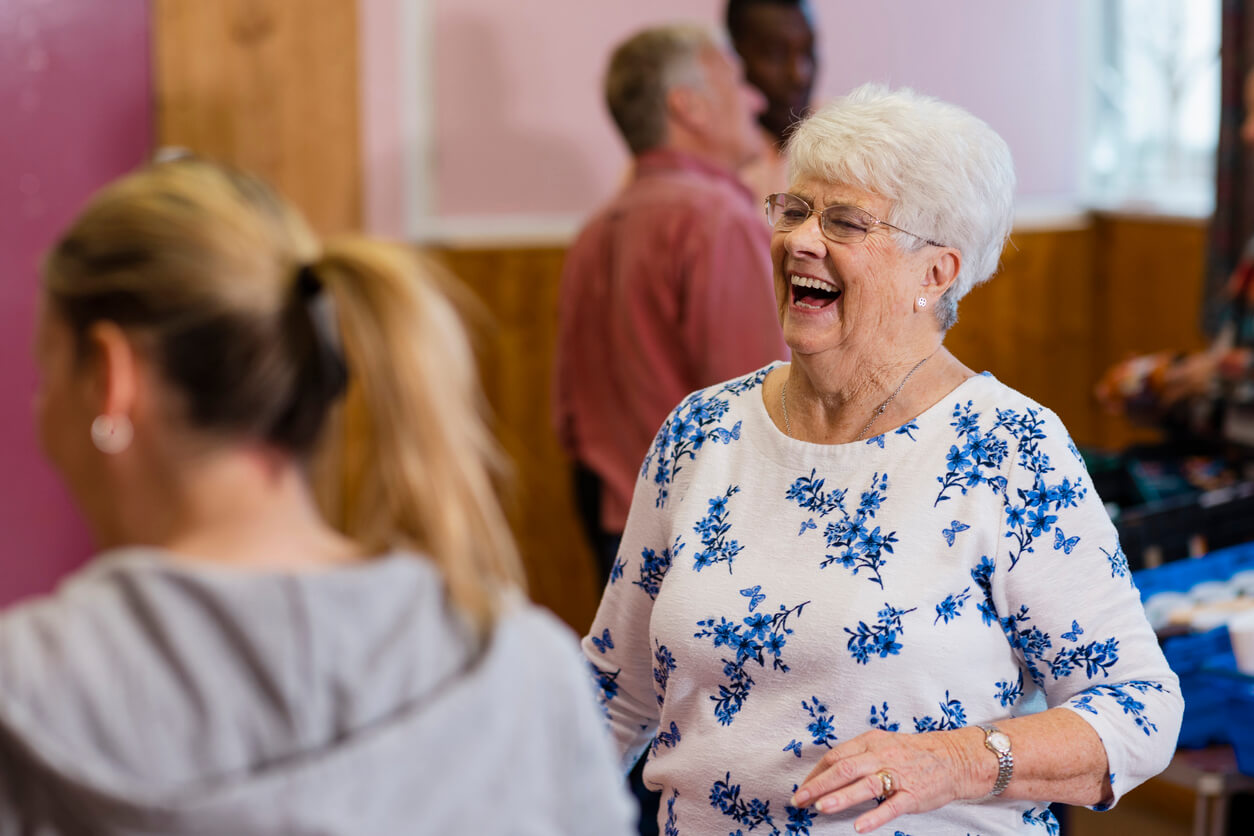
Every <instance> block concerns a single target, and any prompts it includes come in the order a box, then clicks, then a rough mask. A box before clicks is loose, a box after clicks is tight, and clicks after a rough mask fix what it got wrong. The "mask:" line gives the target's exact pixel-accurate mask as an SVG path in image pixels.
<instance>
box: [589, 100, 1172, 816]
mask: <svg viewBox="0 0 1254 836" xmlns="http://www.w3.org/2000/svg"><path fill="white" fill-rule="evenodd" d="M789 155H790V159H791V166H792V168H791V172H792V177H791V187H790V190H789V192H788V193H787V194H776V195H771V196H770V197H769V198H767V201H766V210H767V215H768V217H769V220H770V222H771V224H772V225H773V227H774V235H773V238H772V244H771V247H772V259H773V263H774V269H775V284H776V296H777V301H778V308H779V318H780V323H781V325H782V327H783V332H784V337H785V339H786V341H787V342H788V344H789V346H790V347H791V348H792V363H791V364H790V365H784V364H775V365H772V366H768V367H767V368H765V369H762V370H760V371H758V372H756V373H754V374H752V375H749V376H748V377H746V378H743V379H740V380H733V381H730V382H728V383H725V384H722V385H718V386H714V387H711V388H709V389H706V390H703V391H700V392H696V393H694V394H692V395H690V396H689V397H688V398H687V399H685V400H684V401H683V403H681V404H680V405H679V406H678V407H677V408H676V409H675V410H674V411H673V412H672V414H671V415H670V417H669V418H668V419H667V421H666V423H665V424H664V425H663V426H662V428H661V430H660V431H659V433H658V435H657V439H656V441H655V443H654V445H653V448H652V450H651V451H650V453H649V454H648V456H647V457H646V459H645V462H644V465H643V468H642V470H641V474H640V479H639V481H638V483H637V486H636V492H635V496H634V500H633V505H632V510H631V516H630V518H629V520H628V523H627V529H626V532H625V534H624V538H623V546H622V550H621V551H620V553H619V557H618V561H617V562H616V564H615V567H614V572H613V575H612V578H611V581H610V583H609V585H608V586H607V587H606V591H605V596H604V599H603V600H602V603H601V607H600V610H599V612H598V614H597V619H596V622H595V624H594V626H593V629H592V633H591V635H590V636H589V637H588V638H586V639H585V640H584V650H585V653H586V654H587V656H588V658H589V660H590V662H591V663H592V666H593V668H594V671H595V674H596V677H597V679H598V681H599V683H600V687H601V692H602V695H603V700H604V704H605V707H606V709H607V712H608V714H609V716H610V720H611V724H612V727H613V730H614V733H615V735H616V737H617V741H618V745H619V748H620V751H621V753H622V754H623V758H624V763H626V764H629V763H631V761H632V759H633V757H634V756H635V755H636V754H638V753H639V752H640V750H641V749H643V748H645V747H648V748H649V749H650V761H649V765H648V767H647V768H646V770H645V780H646V783H649V784H651V785H652V786H654V787H656V788H658V789H660V790H662V793H663V795H662V802H663V803H662V808H661V812H660V814H659V817H660V819H661V821H660V823H661V825H662V826H663V828H664V832H666V833H668V834H689V833H691V834H695V833H703V834H704V833H736V832H738V831H739V832H748V831H749V830H753V831H755V832H759V833H788V834H829V833H849V832H854V831H856V832H860V833H861V832H866V831H869V830H872V829H874V828H878V827H881V826H883V825H885V824H887V823H888V822H890V821H893V820H895V819H898V818H899V817H902V818H900V820H899V821H897V822H895V824H894V829H895V830H896V831H897V832H900V833H921V832H927V833H939V832H945V833H949V832H954V833H966V832H971V833H976V832H982V833H1011V832H1028V833H1030V832H1040V833H1042V834H1044V833H1047V832H1054V831H1055V830H1056V828H1057V825H1056V823H1055V821H1054V818H1053V816H1052V814H1051V813H1050V812H1049V808H1048V806H1047V805H1048V804H1049V803H1051V802H1065V803H1068V804H1079V805H1089V806H1093V807H1096V808H1101V809H1104V808H1106V807H1109V806H1111V805H1112V804H1114V803H1115V802H1116V801H1117V800H1118V799H1119V797H1120V796H1122V795H1123V794H1124V793H1126V792H1127V791H1128V790H1130V789H1131V788H1132V787H1134V786H1136V785H1137V784H1138V783H1140V782H1141V781H1143V780H1145V779H1146V778H1148V777H1150V776H1151V775H1153V774H1155V773H1156V772H1158V771H1159V770H1161V769H1162V768H1163V767H1164V766H1165V765H1166V764H1167V762H1168V760H1169V759H1170V757H1171V753H1172V751H1173V750H1174V746H1175V741H1176V735H1177V732H1178V730H1179V724H1180V717H1181V712H1182V706H1183V702H1182V700H1181V697H1180V692H1179V687H1178V682H1177V680H1176V677H1175V675H1174V674H1172V672H1171V670H1170V669H1169V668H1168V667H1167V664H1166V662H1165V661H1164V659H1163V656H1162V653H1161V652H1160V651H1159V648H1158V644H1157V642H1156V640H1155V637H1154V634H1153V632H1152V631H1151V629H1150V627H1149V625H1148V624H1147V623H1146V620H1145V617H1144V614H1143V612H1142V610H1141V607H1140V602H1139V599H1138V596H1137V593H1136V590H1135V589H1134V588H1133V585H1132V582H1131V579H1130V577H1129V574H1128V569H1127V562H1126V560H1125V559H1124V557H1123V553H1122V551H1121V550H1120V548H1119V543H1118V539H1117V537H1116V534H1115V530H1114V528H1113V526H1112V525H1111V523H1110V521H1109V519H1108V518H1107V516H1106V512H1105V510H1104V509H1103V507H1102V503H1101V501H1100V499H1099V498H1098V497H1097V495H1096V493H1095V492H1094V490H1093V487H1092V484H1091V482H1090V479H1089V476H1088V474H1087V472H1086V471H1085V468H1084V465H1083V463H1082V461H1081V459H1080V457H1079V456H1078V454H1077V453H1076V451H1075V448H1074V446H1073V445H1072V443H1071V441H1070V439H1069V437H1068V435H1067V431H1066V429H1065V428H1064V427H1063V426H1062V424H1061V422H1060V421H1059V420H1058V418H1057V416H1055V415H1054V414H1053V413H1052V412H1050V411H1049V410H1048V409H1046V408H1045V407H1043V406H1041V405H1039V404H1037V403H1035V402H1033V401H1032V400H1031V399H1029V398H1027V397H1026V396H1024V395H1022V394H1020V393H1018V392H1016V391H1014V390H1013V389H1010V388H1009V387H1007V386H1005V385H1003V384H1002V383H1000V382H998V381H997V380H996V379H995V378H994V377H992V376H991V375H990V374H987V373H984V374H977V373H975V372H973V371H972V370H971V369H969V368H967V367H966V366H965V365H963V364H962V362H961V361H959V360H958V359H957V358H956V357H954V356H953V355H952V354H950V353H949V351H947V350H946V349H945V348H944V338H945V333H946V331H947V330H948V329H949V328H950V327H951V326H952V325H953V324H954V322H955V321H956V319H957V304H958V300H959V299H961V298H962V296H963V295H965V294H966V293H967V292H968V291H969V290H970V289H971V287H972V286H974V285H975V284H977V283H979V282H982V281H984V280H986V279H988V278H989V277H990V276H991V275H992V273H993V271H994V269H995V268H996V265H997V260H998V257H999V256H1000V253H1001V249H1002V247H1003V245H1004V244H1005V241H1006V238H1007V235H1008V233H1009V230H1010V223H1011V216H1012V195H1013V190H1014V172H1013V167H1012V164H1011V160H1010V153H1009V150H1008V149H1007V147H1006V144H1005V143H1004V142H1003V141H1002V140H1001V138H1000V137H998V136H997V135H996V134H995V133H994V132H993V131H992V130H991V129H990V128H989V127H988V126H987V125H985V124H984V123H983V122H981V121H980V120H978V119H976V118H975V117H973V116H971V115H970V114H968V113H966V112H965V111H963V110H960V109H959V108H956V107H953V106H951V105H947V104H944V103H942V102H938V101H936V100H934V99H929V98H926V97H923V96H919V95H917V94H914V93H911V92H909V91H888V90H885V89H883V88H879V87H864V88H861V89H859V90H856V91H854V92H853V93H852V94H851V95H849V96H847V97H845V98H844V99H841V100H838V101H836V102H834V103H833V104H831V105H829V106H827V107H826V108H824V109H823V110H821V111H819V112H818V113H817V114H816V115H815V116H813V117H812V118H810V119H809V120H807V121H806V122H804V123H802V125H801V126H800V127H799V128H798V130H797V131H796V133H795V134H794V135H793V137H792V139H791V141H790V144H789Z"/></svg>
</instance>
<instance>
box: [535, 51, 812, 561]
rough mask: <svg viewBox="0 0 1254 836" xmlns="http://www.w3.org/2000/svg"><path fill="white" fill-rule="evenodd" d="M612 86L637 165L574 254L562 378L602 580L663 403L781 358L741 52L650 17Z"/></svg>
mask: <svg viewBox="0 0 1254 836" xmlns="http://www.w3.org/2000/svg"><path fill="white" fill-rule="evenodd" d="M605 94H606V100H607V103H608V105H609V109H610V112H611V114H612V115H613V117H614V121H615V122H616V123H617V125H618V128H619V131H620V132H621V133H622V136H623V138H624V140H625V141H626V142H627V145H628V147H629V148H630V149H631V151H632V154H633V155H634V157H635V171H634V175H633V177H632V180H631V182H629V183H628V184H627V185H626V186H625V187H624V188H623V190H622V191H621V192H620V193H619V194H618V195H617V196H616V197H614V198H613V200H611V201H610V203H609V204H608V205H607V206H605V207H604V208H602V209H601V210H600V211H599V212H598V213H597V214H596V215H595V216H594V217H593V218H592V220H591V221H589V222H588V224H587V226H586V227H585V228H584V229H583V231H582V232H581V233H580V235H579V237H578V239H577V240H576V241H575V243H574V245H573V246H572V247H571V249H570V252H569V253H568V255H567V259H566V264H565V269H564V270H563V277H562V299H561V303H560V310H559V318H560V323H559V333H558V345H557V372H556V379H555V386H554V415H555V421H556V427H557V431H558V436H559V438H560V440H561V442H562V445H563V447H564V448H565V449H566V451H567V452H568V453H569V454H570V456H571V458H572V459H573V460H574V462H575V466H576V492H577V494H578V495H579V500H580V505H581V508H580V511H581V514H582V515H583V516H584V518H585V522H586V523H587V524H588V527H589V529H590V533H591V534H592V535H593V538H594V540H595V541H596V542H595V546H596V551H597V554H598V558H599V561H600V564H601V571H602V580H603V581H604V580H605V579H607V578H608V575H609V572H610V570H611V567H612V565H613V561H614V556H615V553H616V552H617V546H618V539H619V537H620V536H621V534H622V531H623V525H624V523H625V522H626V518H627V509H628V507H629V505H630V503H631V492H632V488H633V486H634V484H635V479H636V474H637V473H638V472H639V469H640V463H641V461H642V460H643V459H644V455H645V452H646V451H647V449H648V447H649V444H650V443H651V442H652V440H653V436H654V434H655V433H656V432H657V430H658V427H659V426H660V425H661V423H662V421H663V420H664V419H665V417H666V415H667V413H668V412H669V411H670V410H671V409H673V408H674V407H675V405H676V404H677V403H679V401H680V400H682V399H683V398H684V396H685V395H687V394H688V393H690V392H692V391H694V390H696V389H700V388H702V387H705V386H709V385H711V384H714V383H718V382H720V381H723V380H727V379H729V378H733V377H735V376H737V375H741V374H745V373H748V372H751V371H753V370H755V369H757V368H760V367H761V366H763V365H765V364H767V363H769V362H770V361H772V360H777V359H781V358H784V357H786V356H787V348H786V346H785V345H784V341H783V338H782V336H781V334H780V330H779V323H778V320H777V317H776V310H775V307H776V303H775V295H774V290H773V287H772V282H771V264H770V254H769V241H770V229H769V228H768V226H767V224H766V222H765V220H764V219H763V208H762V205H761V202H760V201H761V198H760V197H759V198H756V199H755V198H754V197H753V196H751V195H750V193H749V192H748V190H747V189H746V188H745V187H744V185H743V184H742V183H741V181H740V180H739V179H738V178H737V176H736V173H735V172H736V170H737V169H738V168H740V167H741V166H742V165H744V164H745V163H746V162H748V161H749V160H750V159H751V158H752V157H753V155H754V154H755V153H757V151H758V150H759V149H760V140H759V138H758V133H757V132H758V127H757V122H756V117H757V115H758V113H759V112H760V111H761V110H762V107H763V104H764V103H763V99H762V97H761V94H760V93H758V92H757V91H756V90H755V89H754V88H752V87H750V86H748V85H747V84H746V83H745V82H744V80H743V77H742V75H741V71H740V66H739V61H738V60H737V59H736V58H735V57H734V54H733V53H731V52H730V51H729V50H727V49H726V48H724V47H723V46H722V45H720V44H719V43H718V41H716V40H715V39H714V37H713V36H712V35H711V34H710V33H709V32H707V31H706V30H703V29H701V28H697V27H686V26H666V27H659V28H655V29H649V30H646V31H644V32H641V33H639V34H637V35H635V36H634V37H632V38H630V39H629V40H627V41H626V42H624V43H623V44H622V45H620V46H619V47H618V48H617V49H616V50H615V52H614V55H613V57H612V58H611V60H610V66H609V70H608V72H607V74H606V79H605Z"/></svg>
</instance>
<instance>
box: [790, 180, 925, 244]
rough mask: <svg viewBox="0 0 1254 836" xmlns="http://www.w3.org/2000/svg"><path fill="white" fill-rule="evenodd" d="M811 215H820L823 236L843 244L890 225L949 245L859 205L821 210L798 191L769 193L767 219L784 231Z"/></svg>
mask: <svg viewBox="0 0 1254 836" xmlns="http://www.w3.org/2000/svg"><path fill="white" fill-rule="evenodd" d="M811 215H818V216H819V230H820V231H822V233H823V237H825V238H827V239H829V240H831V241H836V242H837V243H840V244H856V243H858V242H859V241H865V240H866V237H867V235H869V234H870V233H871V228H872V227H875V226H886V227H888V228H889V229H895V230H897V231H898V232H904V233H905V234H906V235H909V236H910V237H911V238H918V239H919V240H920V241H923V242H924V243H927V244H931V245H932V246H933V247H943V246H945V245H944V244H942V243H940V242H939V241H933V240H932V239H931V238H924V237H923V236H922V235H915V234H914V233H913V232H909V231H907V230H904V229H902V228H901V227H899V226H893V225H892V224H890V223H889V222H888V221H881V220H880V219H879V218H877V217H875V216H874V215H872V214H871V213H870V212H867V211H866V210H865V209H859V208H858V207H857V206H848V205H846V204H843V203H834V204H832V205H831V206H825V207H823V208H822V209H821V210H820V209H815V208H814V207H813V206H811V205H810V202H809V201H808V200H806V199H805V198H803V197H797V196H796V195H795V194H788V193H787V192H780V193H778V194H772V195H767V196H766V218H767V220H769V221H770V222H771V226H773V227H775V228H776V229H778V230H780V231H781V232H790V231H791V230H794V229H796V228H797V227H799V226H801V225H802V224H803V223H805V222H806V219H808V218H809V217H810V216H811Z"/></svg>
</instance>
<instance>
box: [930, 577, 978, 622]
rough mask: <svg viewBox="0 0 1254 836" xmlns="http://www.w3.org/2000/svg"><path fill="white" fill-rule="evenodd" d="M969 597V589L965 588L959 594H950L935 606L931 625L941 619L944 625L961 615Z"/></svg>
mask: <svg viewBox="0 0 1254 836" xmlns="http://www.w3.org/2000/svg"><path fill="white" fill-rule="evenodd" d="M970 597H971V587H969V586H968V587H966V588H965V589H963V590H962V591H961V592H954V593H950V594H949V595H948V596H946V598H945V600H944V601H941V602H940V603H939V604H937V605H936V618H935V620H933V621H932V623H933V624H936V623H937V622H939V621H940V620H941V619H942V618H943V619H945V623H946V624H948V623H949V622H951V621H953V620H954V619H955V618H957V617H958V616H959V615H960V614H961V613H962V606H963V604H965V603H967V599H968V598H970Z"/></svg>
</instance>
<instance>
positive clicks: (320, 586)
mask: <svg viewBox="0 0 1254 836" xmlns="http://www.w3.org/2000/svg"><path fill="white" fill-rule="evenodd" d="M579 658H580V657H579V651H578V649H577V646H576V644H575V641H574V637H573V635H571V634H570V631H569V630H568V629H567V628H566V627H565V626H563V625H561V624H560V623H559V622H557V620H556V619H554V618H553V617H552V616H550V615H548V614H547V613H545V612H543V611H540V610H538V609H537V608H534V607H531V606H529V605H526V604H523V603H521V602H520V603H518V604H517V605H516V606H515V607H513V608H512V610H511V612H510V613H509V614H508V615H507V616H506V617H505V618H503V619H502V621H501V622H500V623H499V624H498V626H497V629H496V630H495V632H494V635H493V636H492V638H491V640H490V642H489V643H488V644H487V646H486V647H485V648H480V647H478V646H477V643H476V642H475V641H473V638H472V635H471V632H470V631H469V629H468V628H467V626H466V625H465V623H464V622H463V621H462V619H460V618H458V617H457V616H456V615H455V614H454V613H453V612H451V611H450V608H449V606H448V604H447V603H446V601H445V598H444V592H443V586H442V583H441V581H440V575H439V573H438V570H437V569H436V568H435V567H434V566H433V565H431V564H430V563H429V562H428V561H427V560H425V559H423V558H421V557H418V556H415V555H412V554H394V555H390V556H387V557H384V558H380V559H378V560H375V561H371V562H369V563H364V564H361V565H357V566H353V567H345V568H337V569H331V570H325V571H316V572H313V571H311V572H301V573H293V572H286V573H265V572H252V571H239V570H232V569H223V568H215V567H212V566H208V565H188V563H187V562H186V561H181V562H176V561H174V560H170V559H167V558H166V557H164V556H163V555H162V554H161V553H159V552H156V551H152V550H138V549H128V550H124V551H118V552H114V553H110V554H106V555H104V556H102V557H101V558H99V559H97V560H96V561H95V562H94V563H93V564H92V565H91V566H90V567H88V568H87V569H85V570H84V571H82V572H80V573H79V574H77V575H76V576H74V577H73V578H71V579H70V580H69V581H68V582H66V583H65V584H63V585H62V587H61V588H60V589H59V590H58V591H57V593H56V594H55V595H53V596H50V597H48V598H45V599H41V600H38V601H35V602H32V603H29V604H25V605H22V606H19V607H17V608H15V609H13V610H10V611H9V612H7V613H5V614H3V615H0V810H4V809H12V810H16V811H20V813H18V815H20V816H21V817H22V821H23V822H24V826H26V827H28V828H32V829H34V828H37V827H42V828H44V829H45V830H44V831H40V830H38V829H35V832H48V833H76V832H84V833H87V832H92V833H98V832H106V833H134V834H140V833H154V834H155V833H163V834H171V833H174V834H182V833H284V834H296V833H301V834H305V833H308V834H315V833H317V834H322V833H326V834H341V833H363V834H365V833H371V834H375V833H410V832H413V833H425V832H431V833H518V834H527V833H536V834H540V833H573V832H605V833H619V832H627V828H628V827H629V826H630V824H631V821H632V817H633V813H632V811H631V809H630V802H629V801H628V800H627V799H626V797H625V795H624V793H623V790H622V780H621V776H620V775H617V774H616V773H615V767H614V764H613V759H612V756H611V754H610V751H609V744H608V741H607V740H606V739H605V732H604V729H603V727H602V721H601V718H600V717H599V715H598V712H597V709H596V707H595V705H594V702H593V698H592V696H591V685H590V680H589V678H588V677H587V675H586V673H585V670H584V668H583V665H582V663H581V662H580V661H578V660H579ZM6 795H7V798H6V797H5V796H6ZM3 815H5V814H4V813H0V823H2V822H3V821H4V820H3ZM581 822H582V823H584V824H587V823H589V822H597V824H596V825H594V826H590V827H589V828H588V829H582V828H583V825H581V824H580V823H581ZM11 823H12V822H10V824H11ZM602 823H603V824H602ZM5 832H7V830H6V828H5V827H4V826H3V825H2V824H0V833H5Z"/></svg>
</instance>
